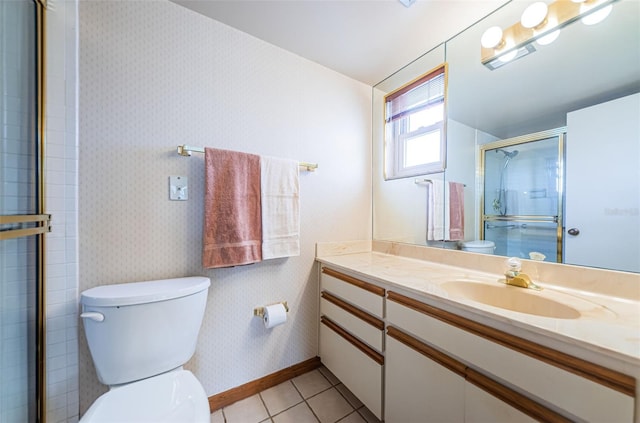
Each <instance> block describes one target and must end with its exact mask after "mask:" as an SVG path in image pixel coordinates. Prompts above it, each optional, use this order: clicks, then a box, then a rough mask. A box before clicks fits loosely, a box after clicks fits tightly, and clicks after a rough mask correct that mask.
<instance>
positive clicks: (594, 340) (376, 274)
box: [317, 251, 640, 377]
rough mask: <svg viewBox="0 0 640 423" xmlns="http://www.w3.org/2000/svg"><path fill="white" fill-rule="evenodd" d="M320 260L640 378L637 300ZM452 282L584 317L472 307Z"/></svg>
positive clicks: (387, 261)
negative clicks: (511, 293)
mask: <svg viewBox="0 0 640 423" xmlns="http://www.w3.org/2000/svg"><path fill="white" fill-rule="evenodd" d="M317 260H318V261H319V262H321V263H323V264H325V265H329V266H330V267H332V268H334V269H336V270H342V271H343V272H345V273H348V274H351V275H353V276H357V277H360V278H363V279H365V280H369V281H371V282H377V283H379V284H382V285H384V286H386V287H387V288H388V289H390V290H393V289H396V290H398V291H400V292H401V293H402V292H405V293H410V294H412V296H414V297H417V298H418V299H422V300H424V301H425V302H430V303H431V304H433V305H439V306H441V307H442V308H444V309H447V310H448V311H453V312H457V313H459V314H461V315H464V316H465V317H470V318H474V319H476V320H478V321H481V322H482V323H485V324H489V325H492V326H495V327H496V328H498V329H501V330H505V331H508V332H511V333H513V334H515V335H519V336H522V337H526V338H529V339H531V340H533V341H535V342H539V343H541V344H544V345H547V346H549V347H551V348H557V349H560V350H563V351H565V352H568V353H573V354H575V353H576V352H578V353H579V354H578V355H581V356H583V357H584V358H587V359H591V360H595V361H598V362H600V363H601V364H603V365H613V367H617V368H618V369H619V370H621V371H626V372H627V373H629V372H630V373H632V375H634V376H636V377H638V376H639V375H640V370H639V369H640V302H638V301H637V300H635V299H629V298H624V297H615V296H609V295H604V294H602V293H594V292H590V291H586V290H579V289H575V287H566V286H560V285H553V284H550V283H545V282H539V283H538V281H536V283H538V284H539V285H540V286H541V287H542V288H544V289H543V290H542V291H540V292H536V291H533V290H526V289H524V288H517V287H511V286H506V285H504V283H501V282H500V279H501V277H502V275H501V274H500V273H485V272H478V271H474V270H471V269H468V268H465V267H457V266H451V265H444V264H441V263H436V262H432V261H427V260H421V259H414V258H407V257H402V256H398V255H393V254H385V253H380V252H375V251H366V252H353V253H347V254H338V255H326V256H320V257H318V258H317ZM451 281H463V282H469V283H481V284H490V285H493V284H495V286H496V287H500V288H503V289H518V290H523V291H528V292H526V294H527V295H539V296H543V297H545V298H547V299H549V300H552V301H556V302H560V303H562V304H565V305H568V306H570V307H572V308H573V309H574V310H577V311H579V316H578V317H577V318H553V317H542V316H538V315H534V314H528V313H521V312H517V311H511V310H508V309H506V308H502V307H494V306H491V305H487V304H485V303H482V302H476V301H472V300H469V299H467V298H464V297H462V296H460V295H456V294H455V292H453V290H452V289H448V288H447V285H445V284H447V283H448V282H451ZM604 283H606V281H605V282H604ZM612 363H613V364H612Z"/></svg>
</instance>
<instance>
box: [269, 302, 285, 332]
mask: <svg viewBox="0 0 640 423" xmlns="http://www.w3.org/2000/svg"><path fill="white" fill-rule="evenodd" d="M286 321H287V309H286V308H284V305H282V304H273V305H269V306H266V307H265V308H264V327H265V328H267V329H270V328H272V327H274V326H278V325H281V324H283V323H284V322H286Z"/></svg>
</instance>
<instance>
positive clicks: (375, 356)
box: [320, 316, 384, 366]
mask: <svg viewBox="0 0 640 423" xmlns="http://www.w3.org/2000/svg"><path fill="white" fill-rule="evenodd" d="M320 322H321V323H322V324H324V325H325V326H327V327H328V328H329V329H331V330H333V331H334V332H335V333H337V334H338V335H340V336H341V337H342V338H343V339H344V340H345V341H347V342H349V343H350V344H351V345H353V346H354V347H356V348H357V349H359V350H360V351H362V352H363V353H364V354H366V355H367V356H368V357H369V358H371V359H372V360H373V361H375V362H376V363H378V364H379V365H381V366H382V365H384V356H383V355H382V354H380V353H378V352H377V351H376V350H374V349H373V348H371V347H370V346H368V345H367V344H365V343H364V342H362V341H361V340H359V339H358V338H356V337H355V336H353V335H351V334H350V333H349V332H347V331H346V330H344V329H343V328H342V327H341V326H339V325H338V324H336V323H335V322H333V321H332V320H331V319H329V318H328V317H326V316H322V317H320Z"/></svg>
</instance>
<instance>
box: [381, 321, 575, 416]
mask: <svg viewBox="0 0 640 423" xmlns="http://www.w3.org/2000/svg"><path fill="white" fill-rule="evenodd" d="M386 345H387V350H386V351H387V355H386V362H385V371H386V376H385V377H386V384H385V388H386V389H385V392H386V393H385V418H386V421H387V422H388V423H394V422H418V421H424V419H425V416H428V420H429V421H437V422H510V423H517V422H535V421H536V420H535V419H534V418H532V417H530V416H528V415H527V414H525V413H523V412H521V411H519V410H518V409H517V408H516V407H514V406H512V405H510V404H509V403H508V402H505V401H503V400H501V399H500V398H499V397H498V396H496V395H499V394H498V392H500V393H501V394H506V395H507V397H508V398H509V402H511V403H513V402H515V401H517V402H518V406H519V407H522V406H523V405H524V404H526V403H527V402H529V403H531V402H532V401H531V400H529V399H527V398H524V397H523V396H522V395H520V394H518V393H517V392H515V391H513V390H511V389H509V388H506V387H503V386H497V385H498V384H497V383H496V382H494V381H492V380H490V379H489V378H488V377H486V376H484V375H483V374H481V373H477V372H475V373H474V371H473V370H472V369H471V368H469V367H468V366H467V365H466V364H464V363H462V362H461V361H458V360H456V359H455V358H453V357H451V356H449V355H447V354H445V353H443V352H442V351H440V350H438V349H436V348H433V347H431V346H430V345H428V344H426V343H424V342H422V341H420V340H419V339H417V338H415V337H413V336H411V335H409V334H407V333H404V332H402V331H400V330H398V329H397V328H395V327H393V326H389V327H388V329H387V344H386ZM476 384H477V385H476ZM528 406H533V407H537V408H538V409H537V414H536V415H537V416H538V418H539V419H540V420H543V417H544V420H545V421H555V422H561V421H566V422H568V421H569V420H567V419H564V418H562V416H559V415H557V414H556V413H553V412H551V411H549V410H543V407H541V406H539V405H537V404H528ZM543 411H544V413H543Z"/></svg>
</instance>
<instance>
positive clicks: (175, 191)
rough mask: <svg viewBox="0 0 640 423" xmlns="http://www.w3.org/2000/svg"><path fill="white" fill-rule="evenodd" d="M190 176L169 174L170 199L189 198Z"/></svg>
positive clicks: (180, 199) (182, 199) (183, 199)
mask: <svg viewBox="0 0 640 423" xmlns="http://www.w3.org/2000/svg"><path fill="white" fill-rule="evenodd" d="M188 185H189V178H187V177H186V176H169V200H174V201H186V200H188V199H189V186H188Z"/></svg>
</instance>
